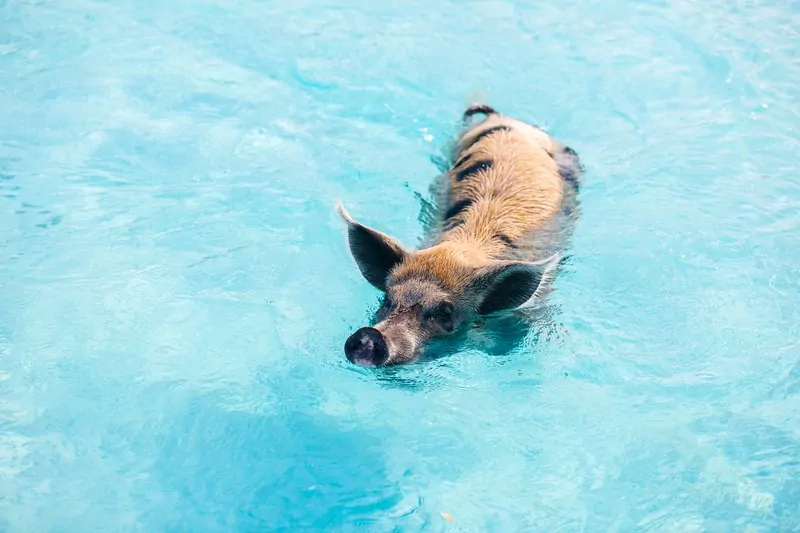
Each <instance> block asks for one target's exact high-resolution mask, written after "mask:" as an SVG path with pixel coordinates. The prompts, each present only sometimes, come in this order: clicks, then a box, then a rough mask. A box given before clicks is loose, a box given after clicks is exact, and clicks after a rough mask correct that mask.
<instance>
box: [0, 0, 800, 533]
mask: <svg viewBox="0 0 800 533" xmlns="http://www.w3.org/2000/svg"><path fill="white" fill-rule="evenodd" d="M798 28H800V6H799V5H798V4H797V3H796V2H774V1H762V2H743V1H741V2H739V1H734V2H722V1H710V2H686V1H681V0H675V1H663V2H660V1H652V2H637V3H633V2H612V1H610V0H598V1H586V0H583V1H566V2H559V3H549V4H548V3H532V2H513V1H505V0H499V1H485V2H446V1H443V2H399V1H389V2H348V3H345V2H339V3H336V2H323V1H322V0H302V1H299V2H288V1H283V2H255V1H250V0H240V1H221V0H217V1H201V2H196V1H195V2H185V1H178V2H152V1H141V2H133V1H121V2H102V1H70V2H52V1H46V0H42V1H12V0H5V1H2V0H0V80H1V81H2V84H0V125H2V128H1V129H0V294H2V299H0V406H2V407H1V408H0V530H3V531H9V532H23V531H36V532H49V531H53V532H73V531H75V532H85V531H207V532H212V531H225V532H228V531H300V530H304V531H308V530H319V531H526V532H528V531H541V532H554V531H586V532H593V531H620V532H623V531H624V532H627V531H675V532H691V531H713V532H717V531H719V532H728V531H747V532H767V531H769V532H772V531H776V532H778V531H780V532H787V531H798V530H800V326H798V324H800V311H799V310H798V302H799V301H800V267H799V266H798V262H799V260H800V177H799V176H800V172H799V171H800V169H799V168H798V166H799V165H798V154H800V140H799V138H798V128H799V127H800V114H799V113H800V108H798V104H797V101H798V98H799V97H800V88H799V87H800V85H799V84H800V64H798V62H797V59H796V58H797V57H799V56H800V35H798V32H799V31H800V30H798ZM475 94H477V95H478V96H479V97H480V98H485V99H486V100H487V101H488V102H489V103H491V104H492V105H495V106H496V107H498V108H499V109H501V110H502V111H504V112H507V113H509V114H513V115H515V116H518V117H520V118H522V119H525V120H528V121H532V122H535V123H538V124H540V125H542V126H544V127H546V128H548V129H549V130H550V131H551V132H552V133H553V134H554V135H556V136H557V137H559V138H560V139H563V140H564V141H565V142H567V143H568V144H570V145H571V146H573V147H574V148H575V149H576V150H577V151H578V152H579V153H580V155H581V156H582V158H583V161H584V163H585V164H586V166H587V168H588V174H587V176H586V183H585V186H584V187H583V189H582V193H581V194H582V212H583V216H582V219H581V220H580V223H579V225H578V228H577V232H576V235H575V239H574V242H573V244H572V249H571V250H570V252H569V253H570V254H571V256H572V260H571V262H570V264H569V265H568V267H567V268H566V269H565V271H564V272H563V273H562V275H561V276H560V277H559V278H558V281H557V285H556V291H555V293H554V294H553V296H552V303H553V306H554V309H555V314H554V320H555V321H556V323H557V331H558V335H554V336H546V337H543V338H539V339H538V340H537V339H535V336H533V335H532V336H531V338H530V339H529V342H527V343H526V344H525V345H524V346H523V347H522V348H521V349H520V350H518V351H517V352H515V353H513V354H511V355H508V356H502V357H497V356H489V355H488V354H485V353H481V352H480V351H477V350H472V349H464V350H462V351H461V352H459V353H457V354H455V355H453V356H451V357H447V358H445V359H442V360H439V361H436V362H433V363H428V364H425V365H416V366H412V367H409V368H403V369H396V370H392V371H386V372H378V373H374V372H367V371H363V370H360V369H355V368H352V367H351V366H349V365H348V364H347V363H346V361H345V360H344V356H343V354H342V346H343V343H344V340H345V338H346V336H347V335H348V333H349V332H351V331H353V329H354V328H356V327H358V326H360V325H363V324H364V321H365V320H366V317H367V315H368V311H369V309H370V308H374V305H375V303H376V301H377V294H376V292H375V291H374V290H373V289H372V288H370V287H369V286H368V285H367V284H366V283H365V282H364V281H363V280H362V279H361V277H360V275H359V274H358V272H357V270H356V268H355V266H354V265H353V264H352V261H351V259H350V257H349V255H348V253H347V250H346V248H345V245H344V235H343V231H342V227H341V224H340V223H339V221H338V220H337V218H336V216H335V214H334V211H333V205H334V202H335V200H336V199H338V198H342V199H343V200H345V202H346V204H347V206H348V208H349V210H350V211H351V213H352V214H353V215H354V216H357V217H358V218H359V219H360V220H363V221H364V222H366V223H369V224H371V225H374V226H376V227H378V228H380V229H383V230H385V231H388V232H391V233H392V234H394V235H396V236H397V237H398V238H400V239H402V240H403V241H404V242H406V243H407V244H409V245H413V244H414V243H416V242H417V239H418V238H419V237H420V236H421V233H420V232H421V224H420V223H419V221H418V212H419V197H420V196H423V197H425V196H426V195H427V194H428V185H429V184H430V182H431V180H432V179H433V177H434V175H435V174H436V168H435V165H434V164H433V162H432V161H434V160H435V159H436V158H437V157H438V155H439V153H440V151H441V148H442V147H443V146H444V144H445V143H446V141H447V138H448V135H450V134H451V133H452V132H453V131H454V127H455V124H456V121H457V119H458V117H459V114H460V112H461V111H462V110H463V108H464V105H465V104H466V103H467V102H468V101H469V97H470V95H475ZM443 512H444V513H449V514H450V515H452V517H453V520H452V521H447V520H444V519H443V518H442V517H441V515H440V513H443Z"/></svg>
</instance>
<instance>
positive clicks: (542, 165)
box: [437, 114, 581, 257]
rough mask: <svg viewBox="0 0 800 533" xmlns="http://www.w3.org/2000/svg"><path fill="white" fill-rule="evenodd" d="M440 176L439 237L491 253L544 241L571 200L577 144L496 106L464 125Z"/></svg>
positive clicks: (514, 252)
mask: <svg viewBox="0 0 800 533" xmlns="http://www.w3.org/2000/svg"><path fill="white" fill-rule="evenodd" d="M454 160H455V163H454V165H453V167H452V169H451V170H450V171H449V172H447V174H446V175H445V176H443V178H444V180H445V183H443V185H444V186H445V187H446V191H445V192H446V193H445V195H444V198H443V200H444V201H443V203H444V206H443V207H444V210H443V214H442V227H441V233H440V235H439V238H438V239H437V240H438V241H440V242H441V241H454V242H464V243H471V244H473V245H475V246H478V247H480V248H481V249H483V250H484V251H485V253H486V254H487V255H488V256H490V257H515V256H519V255H520V254H523V255H525V254H527V253H535V250H532V248H536V249H541V248H544V247H545V246H544V244H545V243H544V242H538V243H537V237H540V239H539V241H541V238H543V237H545V236H546V235H549V234H552V233H553V232H555V233H558V232H559V230H560V226H561V225H562V222H563V220H562V219H563V218H564V217H563V215H564V206H565V205H566V204H568V203H571V202H572V201H573V200H574V195H575V192H576V188H577V180H578V178H579V175H580V172H581V168H580V163H579V161H578V158H577V155H576V154H575V152H574V151H572V150H571V149H569V148H566V147H565V146H563V145H562V144H561V143H559V142H557V141H555V140H554V139H553V138H552V137H550V136H549V135H548V134H547V133H545V132H544V131H542V130H540V129H538V128H535V127H533V126H530V125H528V124H525V123H523V122H520V121H517V120H514V119H511V118H508V117H503V116H501V115H499V114H491V115H489V116H488V117H487V118H486V120H484V121H483V122H481V123H479V124H478V125H476V126H475V127H473V128H471V129H469V130H467V131H466V132H465V133H464V134H463V136H462V137H461V139H460V141H459V142H458V145H457V146H456V148H455V151H454Z"/></svg>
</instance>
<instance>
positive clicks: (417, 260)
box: [337, 104, 584, 367]
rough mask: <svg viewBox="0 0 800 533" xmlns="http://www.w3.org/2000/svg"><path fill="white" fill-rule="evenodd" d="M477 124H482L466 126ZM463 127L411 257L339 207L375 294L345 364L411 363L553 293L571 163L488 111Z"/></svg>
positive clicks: (560, 150) (575, 185)
mask: <svg viewBox="0 0 800 533" xmlns="http://www.w3.org/2000/svg"><path fill="white" fill-rule="evenodd" d="M476 115H482V116H483V117H484V118H483V120H482V121H480V122H478V123H476V124H473V120H474V119H473V117H474V116H476ZM462 119H463V125H464V127H463V128H462V130H461V132H460V134H459V135H458V137H457V138H456V139H455V142H454V144H453V146H452V153H451V154H450V161H454V163H453V164H452V167H451V168H449V170H447V171H445V172H444V173H443V174H442V175H441V176H440V178H439V180H438V181H437V183H438V186H439V188H438V196H439V199H438V202H439V204H440V205H441V206H442V209H439V212H438V214H437V215H436V223H435V224H434V226H433V227H432V228H431V229H430V230H429V235H428V238H427V239H426V242H424V243H423V244H422V246H421V247H420V248H419V249H418V250H409V249H407V248H406V247H404V246H403V245H402V244H401V243H400V242H399V241H398V240H396V239H394V238H393V237H391V236H389V235H387V234H385V233H383V232H381V231H378V230H376V229H373V228H370V227H368V226H366V225H364V224H361V223H360V222H357V221H356V220H355V219H353V217H351V216H350V214H349V213H348V212H347V210H346V209H345V208H344V205H343V204H342V203H341V202H339V203H338V205H337V210H338V212H339V215H340V216H341V217H342V219H343V220H344V222H345V224H346V226H347V241H348V245H349V249H350V253H351V255H352V257H353V259H354V260H355V263H356V265H357V266H358V269H359V270H360V271H361V274H362V275H363V277H364V278H365V279H366V281H367V282H369V283H370V284H371V285H372V286H374V287H375V288H376V289H378V290H379V291H381V292H382V293H383V302H382V304H381V306H380V308H379V309H378V311H377V312H376V313H375V316H374V318H373V320H372V325H371V326H368V327H362V328H360V329H358V330H357V331H356V332H355V333H353V334H352V335H351V336H350V337H349V338H348V339H347V341H346V342H345V345H344V352H345V356H346V357H347V359H348V360H349V361H350V362H351V363H355V364H357V365H362V366H367V367H383V366H390V365H400V364H405V363H410V362H413V361H415V360H417V358H418V357H419V356H420V354H421V353H422V352H423V351H424V350H425V347H426V346H428V345H430V343H431V341H434V340H436V339H446V338H448V337H454V336H456V335H457V333H458V332H463V331H464V330H465V329H466V328H470V327H471V326H472V325H474V324H475V323H476V320H478V319H479V318H481V317H487V316H495V315H497V314H502V313H507V312H510V311H512V310H514V309H518V308H520V307H522V306H525V305H530V304H531V302H535V301H536V300H537V299H539V298H541V297H542V295H543V294H544V292H545V290H546V289H547V287H548V284H549V283H550V282H551V281H552V278H553V276H554V274H555V270H556V267H557V266H558V263H559V260H560V259H561V258H562V247H563V246H564V242H565V239H566V236H567V235H568V234H569V230H570V228H571V226H572V225H573V224H572V222H573V221H574V219H575V218H576V215H575V211H576V206H577V193H578V189H579V181H580V179H581V177H582V175H583V173H584V168H583V166H582V163H581V162H580V160H579V158H578V155H577V153H576V152H575V151H574V150H573V149H571V148H570V147H568V146H566V145H564V144H562V143H560V142H559V141H557V140H555V139H554V138H553V137H551V136H550V135H549V134H547V133H546V132H545V131H543V130H542V129H540V128H538V127H536V126H533V125H530V124H527V123H525V122H522V121H520V120H517V119H514V118H511V117H507V116H504V115H502V114H500V113H499V112H497V111H496V110H495V109H493V108H492V107H490V106H488V105H485V104H475V105H472V106H470V107H468V108H467V109H466V111H464V113H463V117H462Z"/></svg>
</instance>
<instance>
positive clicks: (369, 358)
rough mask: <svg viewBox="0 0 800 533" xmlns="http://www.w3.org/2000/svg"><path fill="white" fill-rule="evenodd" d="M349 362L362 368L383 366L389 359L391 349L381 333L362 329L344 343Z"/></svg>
mask: <svg viewBox="0 0 800 533" xmlns="http://www.w3.org/2000/svg"><path fill="white" fill-rule="evenodd" d="M344 354H345V355H346V356H347V359H348V361H350V362H351V363H355V364H357V365H362V366H381V365H383V364H384V363H386V361H387V360H388V359H389V347H388V346H386V341H385V340H384V338H383V335H382V334H381V332H380V331H378V330H377V329H375V328H361V329H359V330H358V331H356V332H355V333H353V334H352V335H350V337H349V338H348V339H347V341H346V342H345V343H344Z"/></svg>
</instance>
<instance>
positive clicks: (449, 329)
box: [338, 204, 557, 367]
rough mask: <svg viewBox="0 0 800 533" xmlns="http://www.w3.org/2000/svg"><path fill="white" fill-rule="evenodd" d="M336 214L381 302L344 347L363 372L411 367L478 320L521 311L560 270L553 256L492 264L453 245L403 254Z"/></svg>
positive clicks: (394, 242) (475, 251) (379, 236)
mask: <svg viewBox="0 0 800 533" xmlns="http://www.w3.org/2000/svg"><path fill="white" fill-rule="evenodd" d="M338 210H339V214H340V215H341V216H342V218H343V219H344V220H345V222H346V223H347V229H348V232H347V235H348V243H349V246H350V252H351V253H352V255H353V258H354V259H355V262H356V264H357V265H358V268H359V270H360V271H361V274H362V275H363V276H364V278H365V279H366V280H367V281H368V282H369V283H370V284H371V285H373V286H374V287H375V288H377V289H379V290H380V291H382V292H383V294H384V298H383V303H382V305H381V307H380V309H379V310H378V312H377V313H376V315H375V317H374V321H373V325H372V326H371V327H363V328H361V329H359V330H358V331H356V332H355V333H353V334H352V335H351V336H350V337H349V338H348V339H347V342H346V343H345V346H344V351H345V355H346V356H347V359H348V360H350V361H351V362H353V363H356V364H360V365H364V366H374V367H378V366H387V365H396V364H402V363H409V362H411V361H413V360H415V359H416V358H417V357H418V356H419V354H420V353H421V351H422V350H423V348H424V347H425V345H426V344H427V343H428V342H430V341H432V340H434V339H441V338H445V337H448V336H453V335H455V334H457V333H458V332H460V331H464V330H465V329H466V328H467V327H469V325H470V324H471V323H472V322H473V321H474V320H475V318H477V317H478V316H480V315H488V314H493V313H497V312H500V311H504V310H509V309H513V308H516V307H519V306H520V305H522V304H524V303H525V302H527V301H528V300H530V299H531V298H532V297H534V296H535V295H536V293H537V290H538V289H539V287H540V286H541V285H542V284H543V281H544V278H545V277H546V275H547V273H548V272H549V271H550V268H551V267H552V266H554V264H555V263H556V262H557V257H556V256H553V257H550V258H548V259H545V260H544V261H539V262H535V263H533V262H524V261H500V260H490V259H487V258H486V257H485V255H484V254H483V253H482V252H481V251H480V250H479V249H478V248H477V247H475V246H474V245H469V244H462V243H451V242H443V243H440V244H438V245H436V246H433V247H431V248H428V249H425V250H420V251H417V252H412V251H407V250H406V249H405V248H404V247H403V246H402V245H401V244H400V243H399V242H398V241H397V240H395V239H393V238H392V237H390V236H388V235H386V234H384V233H381V232H379V231H377V230H374V229H371V228H368V227H367V226H364V225H363V224H360V223H358V222H356V221H355V220H353V219H352V218H351V217H350V215H349V214H348V213H347V212H346V211H345V210H344V207H343V206H342V205H341V204H340V205H339V206H338Z"/></svg>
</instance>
